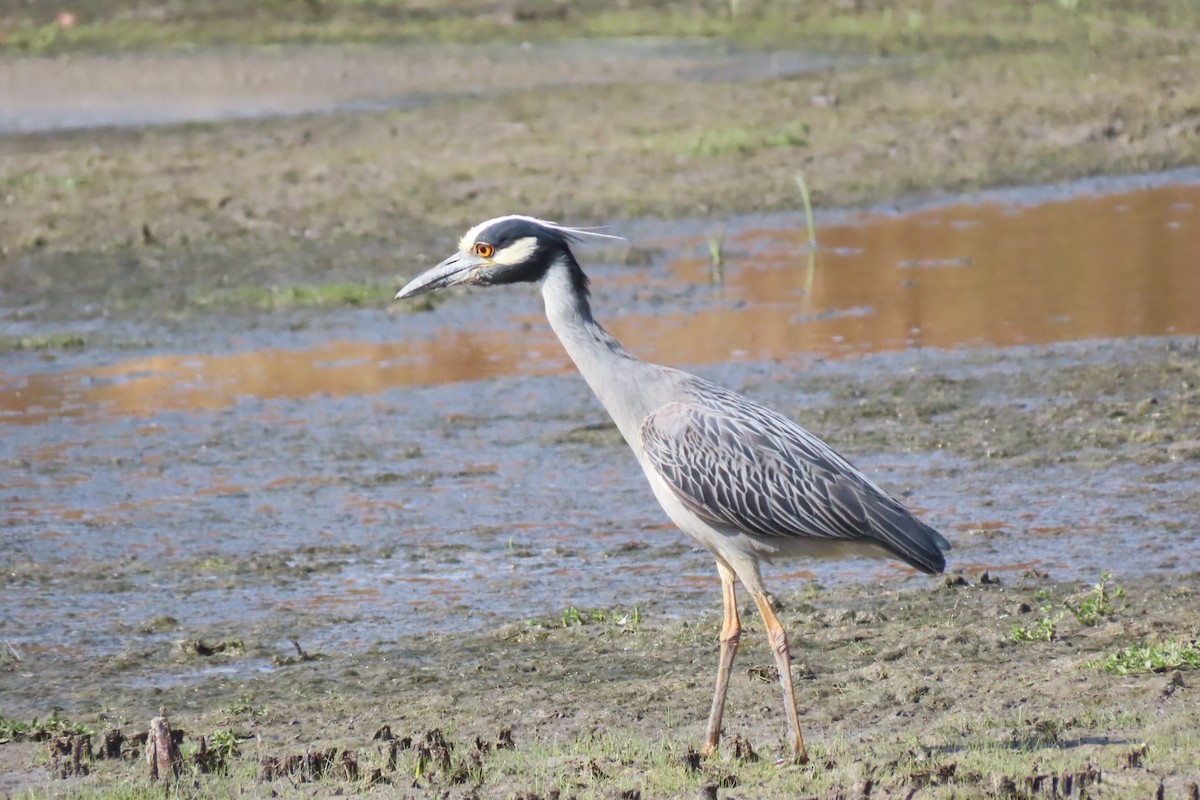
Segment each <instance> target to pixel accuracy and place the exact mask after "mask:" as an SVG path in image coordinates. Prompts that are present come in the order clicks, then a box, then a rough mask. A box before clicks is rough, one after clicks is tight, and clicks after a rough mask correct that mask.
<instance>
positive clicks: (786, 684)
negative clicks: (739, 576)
mask: <svg viewBox="0 0 1200 800" xmlns="http://www.w3.org/2000/svg"><path fill="white" fill-rule="evenodd" d="M752 596H753V597H754V604H755V605H757V606H758V613H760V614H762V618H763V623H764V624H765V625H766V626H767V641H768V642H770V643H771V651H772V652H774V654H775V666H776V667H777V668H778V669H779V683H780V684H782V686H783V711H784V713H785V714H786V715H787V725H788V738H789V739H791V741H792V761H794V762H795V763H797V764H807V763H808V753H807V752H805V750H804V737H803V736H802V735H801V734H800V716H799V715H798V714H797V713H796V690H795V687H793V686H792V654H791V651H790V650H789V649H788V640H787V633H785V632H784V630H783V625H782V624H780V622H779V618H778V617H776V616H775V611H774V610H773V609H772V608H771V601H770V600H768V599H767V595H766V594H765V593H760V592H754V593H753V594H752Z"/></svg>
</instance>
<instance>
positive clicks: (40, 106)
mask: <svg viewBox="0 0 1200 800" xmlns="http://www.w3.org/2000/svg"><path fill="white" fill-rule="evenodd" d="M430 59H436V60H437V62H438V64H439V65H440V68H439V70H437V71H431V70H430V69H429V68H428V64H429V62H430ZM564 60H565V61H566V62H568V63H571V62H574V63H583V64H587V65H589V68H588V69H587V70H567V71H564V70H562V69H561V68H556V67H557V66H558V65H561V63H563V61H564ZM181 62H182V63H183V64H184V65H185V67H184V68H183V69H180V68H179V64H180V63H181ZM862 63H865V62H864V60H863V59H859V58H853V59H852V58H845V57H831V56H825V55H821V54H816V53H808V52H803V51H758V50H747V49H744V48H740V47H737V46H734V45H729V44H724V43H719V42H711V41H708V40H701V39H695V40H689V39H656V38H653V37H639V38H637V39H588V40H579V41H565V42H556V43H539V44H536V45H535V44H531V43H525V44H471V45H461V46H453V45H444V44H441V45H436V46H423V45H413V44H408V45H405V46H403V47H395V48H373V49H356V48H347V47H315V46H314V47H290V48H275V49H266V48H264V49H262V50H259V51H252V52H249V53H234V52H230V51H223V50H219V49H214V50H211V51H196V52H189V53H179V54H158V53H142V54H136V55H130V54H123V55H120V56H105V57H83V58H78V57H77V58H48V57H46V58H20V59H13V58H10V59H4V60H0V96H2V97H4V103H3V104H0V134H6V133H8V134H12V133H36V132H42V131H55V130H77V129H78V130H85V129H89V128H100V127H120V128H128V127H141V126H146V125H170V124H180V123H191V122H201V123H203V122H212V121H217V120H230V119H258V118H264V117H278V116H290V115H296V114H316V113H322V114H323V113H332V112H356V111H382V110H387V109H396V108H422V107H425V106H428V105H429V104H431V103H438V102H447V101H453V100H456V99H464V98H469V97H471V96H473V95H477V94H480V93H483V92H497V91H501V92H502V91H508V90H513V89H524V88H531V87H546V88H551V87H555V86H563V85H570V84H586V85H603V84H609V83H617V82H623V81H629V80H632V79H638V80H656V79H657V80H663V79H672V78H677V79H682V80H694V81H713V80H720V81H734V82H737V81H750V80H765V79H769V78H779V77H786V76H790V75H798V74H802V73H808V72H816V71H820V70H826V69H830V68H833V67H849V66H857V65H859V64H862ZM547 64H550V65H551V66H550V67H548V66H547ZM464 87H465V88H464Z"/></svg>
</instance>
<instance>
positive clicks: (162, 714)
mask: <svg viewBox="0 0 1200 800" xmlns="http://www.w3.org/2000/svg"><path fill="white" fill-rule="evenodd" d="M180 738H182V737H177V736H176V735H175V732H174V731H172V730H171V725H170V723H169V722H168V721H167V709H166V708H160V709H159V710H158V716H157V717H155V718H154V719H152V720H150V732H149V733H147V734H146V764H147V766H149V767H150V780H151V781H156V780H159V779H162V780H167V779H168V778H178V777H179V773H180V771H181V770H182V769H183V757H182V756H181V755H180V754H179V739H180Z"/></svg>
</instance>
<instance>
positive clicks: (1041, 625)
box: [1012, 605, 1064, 642]
mask: <svg viewBox="0 0 1200 800" xmlns="http://www.w3.org/2000/svg"><path fill="white" fill-rule="evenodd" d="M1050 609H1051V606H1049V605H1044V606H1042V607H1041V612H1042V613H1043V614H1044V615H1045V616H1043V617H1041V618H1040V619H1038V620H1037V621H1036V622H1034V623H1033V624H1032V625H1013V627H1012V638H1013V641H1014V642H1049V641H1051V640H1053V639H1054V633H1055V629H1056V627H1057V625H1058V623H1059V622H1061V621H1062V618H1063V616H1064V615H1063V614H1061V613H1059V614H1058V615H1056V616H1053V617H1052V616H1050V615H1049V612H1050Z"/></svg>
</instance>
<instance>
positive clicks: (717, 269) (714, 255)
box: [708, 227, 725, 286]
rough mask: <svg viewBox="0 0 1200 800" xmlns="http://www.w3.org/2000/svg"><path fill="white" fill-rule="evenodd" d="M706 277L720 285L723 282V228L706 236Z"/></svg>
mask: <svg viewBox="0 0 1200 800" xmlns="http://www.w3.org/2000/svg"><path fill="white" fill-rule="evenodd" d="M708 279H709V281H710V282H711V283H713V284H715V285H717V286H720V285H723V284H724V283H725V228H723V227H722V228H718V229H717V231H716V233H714V234H712V235H711V236H709V237H708Z"/></svg>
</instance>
